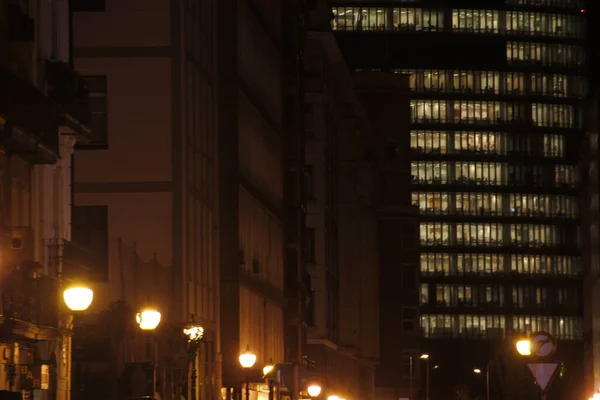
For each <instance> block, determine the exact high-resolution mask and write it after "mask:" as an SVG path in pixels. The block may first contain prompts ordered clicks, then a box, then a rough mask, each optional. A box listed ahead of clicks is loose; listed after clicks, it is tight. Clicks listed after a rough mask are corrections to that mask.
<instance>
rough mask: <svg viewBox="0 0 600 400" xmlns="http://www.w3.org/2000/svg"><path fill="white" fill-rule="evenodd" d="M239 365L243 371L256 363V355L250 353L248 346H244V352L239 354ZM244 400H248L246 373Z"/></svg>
mask: <svg viewBox="0 0 600 400" xmlns="http://www.w3.org/2000/svg"><path fill="white" fill-rule="evenodd" d="M239 360H240V365H241V366H242V368H244V370H246V371H247V370H249V369H250V368H252V367H254V363H255V362H256V354H254V353H253V352H251V351H250V345H247V346H246V351H244V352H243V353H242V354H240V357H239ZM246 400H250V382H249V381H248V374H247V373H246Z"/></svg>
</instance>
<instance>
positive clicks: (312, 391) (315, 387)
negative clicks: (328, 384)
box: [306, 385, 321, 397]
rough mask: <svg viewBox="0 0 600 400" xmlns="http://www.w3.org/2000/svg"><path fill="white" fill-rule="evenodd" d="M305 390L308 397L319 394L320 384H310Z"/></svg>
mask: <svg viewBox="0 0 600 400" xmlns="http://www.w3.org/2000/svg"><path fill="white" fill-rule="evenodd" d="M306 391H307V392H308V395H309V396H310V397H317V396H319V395H320V394H321V386H319V385H310V386H309V387H308V389H307V390H306Z"/></svg>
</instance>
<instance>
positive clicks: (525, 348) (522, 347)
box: [516, 339, 544, 398]
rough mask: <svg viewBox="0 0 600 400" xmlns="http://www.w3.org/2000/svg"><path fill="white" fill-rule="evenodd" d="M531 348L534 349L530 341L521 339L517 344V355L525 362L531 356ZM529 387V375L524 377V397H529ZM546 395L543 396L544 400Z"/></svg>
mask: <svg viewBox="0 0 600 400" xmlns="http://www.w3.org/2000/svg"><path fill="white" fill-rule="evenodd" d="M531 347H532V343H531V340H530V339H521V340H519V341H518V342H517V344H516V348H517V353H519V354H520V355H521V356H522V357H523V359H524V360H525V359H526V358H527V357H529V356H531ZM527 386H528V381H527V374H525V375H523V392H524V395H525V396H527V392H528V390H527ZM543 396H544V395H543V394H542V398H544V397H543Z"/></svg>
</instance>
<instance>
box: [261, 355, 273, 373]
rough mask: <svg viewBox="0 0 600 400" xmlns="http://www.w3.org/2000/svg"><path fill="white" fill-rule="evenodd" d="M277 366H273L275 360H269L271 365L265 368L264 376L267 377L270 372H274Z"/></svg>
mask: <svg viewBox="0 0 600 400" xmlns="http://www.w3.org/2000/svg"><path fill="white" fill-rule="evenodd" d="M273 368H275V365H273V359H272V358H270V359H269V363H268V364H267V365H265V366H264V367H263V375H267V374H268V373H269V372H271V371H273Z"/></svg>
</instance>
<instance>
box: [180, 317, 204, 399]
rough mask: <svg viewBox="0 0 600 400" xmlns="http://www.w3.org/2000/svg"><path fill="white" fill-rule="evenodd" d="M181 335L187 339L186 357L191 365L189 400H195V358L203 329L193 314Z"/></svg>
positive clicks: (202, 335)
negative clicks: (187, 356)
mask: <svg viewBox="0 0 600 400" xmlns="http://www.w3.org/2000/svg"><path fill="white" fill-rule="evenodd" d="M183 334H184V335H185V336H186V337H187V339H188V355H189V358H190V362H191V363H192V373H191V375H192V376H191V377H190V378H191V379H190V381H191V384H190V385H189V388H190V389H189V390H190V399H191V400H196V383H197V382H196V381H197V380H198V379H197V377H196V357H197V355H198V344H199V343H200V341H201V340H202V338H203V337H204V328H203V327H202V325H200V324H199V323H197V322H196V320H195V318H194V314H192V315H191V317H190V322H189V323H188V324H187V325H185V327H184V328H183Z"/></svg>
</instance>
